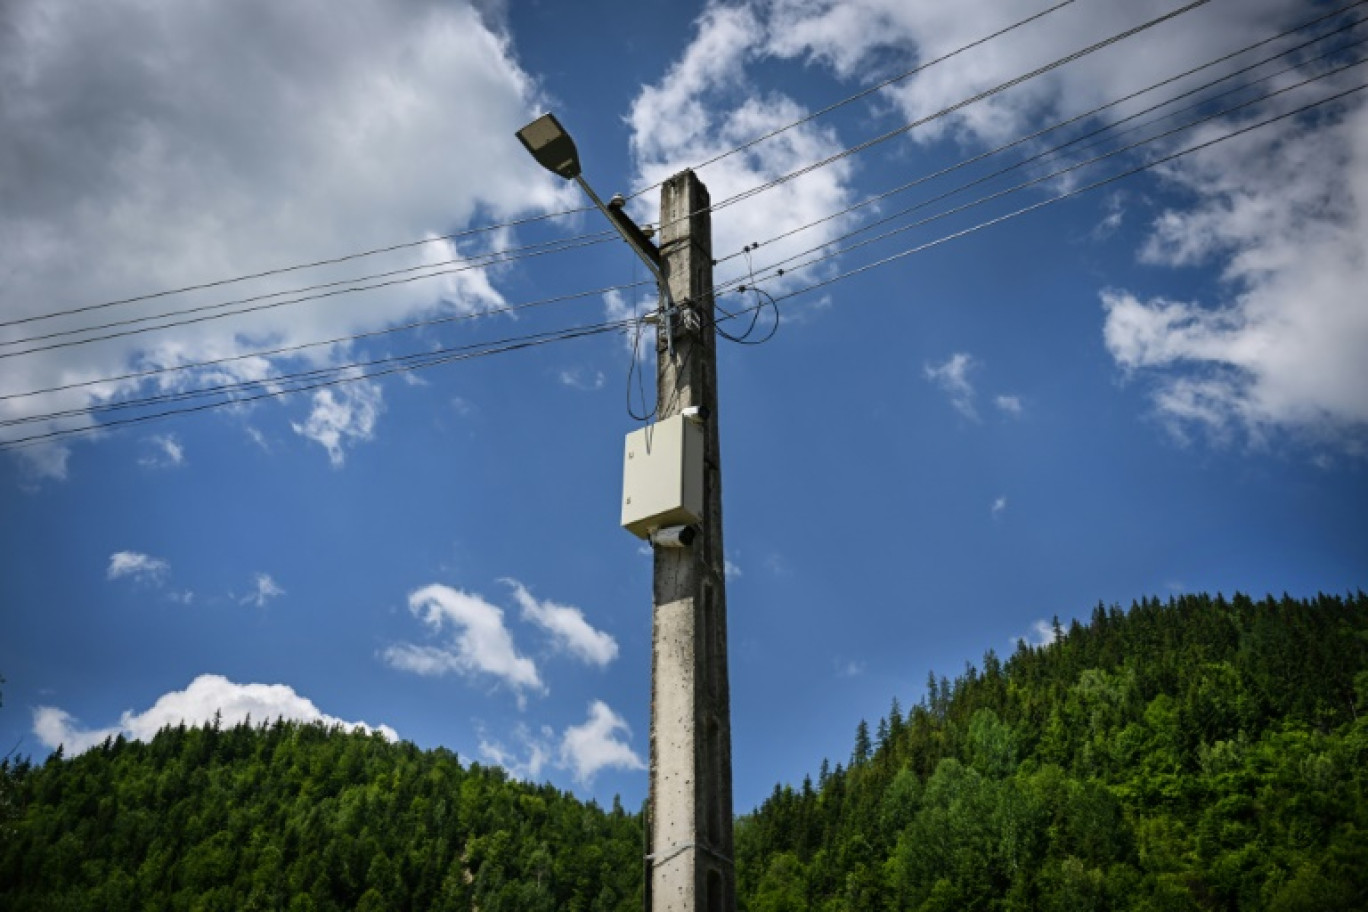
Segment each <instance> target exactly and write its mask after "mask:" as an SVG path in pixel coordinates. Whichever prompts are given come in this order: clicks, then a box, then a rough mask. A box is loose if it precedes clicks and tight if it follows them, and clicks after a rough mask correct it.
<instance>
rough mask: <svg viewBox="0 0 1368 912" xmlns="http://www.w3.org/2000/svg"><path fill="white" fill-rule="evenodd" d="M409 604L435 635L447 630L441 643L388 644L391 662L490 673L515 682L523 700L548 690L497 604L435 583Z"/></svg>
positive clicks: (413, 668)
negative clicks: (519, 647)
mask: <svg viewBox="0 0 1368 912" xmlns="http://www.w3.org/2000/svg"><path fill="white" fill-rule="evenodd" d="M409 610H410V611H411V612H413V614H414V615H415V616H416V617H418V618H419V619H420V620H422V621H423V623H425V624H426V625H427V626H428V629H429V631H430V632H431V633H432V635H433V636H438V635H440V634H444V633H445V634H446V636H445V637H444V639H443V641H442V642H441V643H440V644H438V645H418V644H412V643H401V644H398V645H395V646H391V647H389V648H388V649H386V650H385V652H384V654H383V656H384V659H385V661H386V662H387V663H389V664H390V665H391V666H393V667H395V668H398V669H400V670H401V671H410V672H413V673H415V674H421V675H443V674H447V673H451V672H454V673H456V674H460V675H464V676H467V677H478V676H480V675H488V676H489V677H492V678H494V679H495V680H497V681H499V682H501V683H503V684H505V685H507V686H508V687H510V688H512V689H513V691H514V692H515V693H516V694H517V695H518V700H519V703H520V704H521V703H522V702H523V700H524V699H525V696H526V694H527V693H528V692H529V691H530V692H533V693H544V692H546V685H545V684H543V683H542V680H541V676H540V675H539V674H538V672H537V665H536V663H535V662H533V661H532V660H531V659H529V658H527V657H526V656H524V655H522V654H521V653H519V652H518V649H517V647H516V646H515V645H514V643H513V635H512V633H510V632H509V630H508V628H507V627H506V626H504V617H503V611H502V609H500V608H498V607H497V606H495V605H491V604H490V603H489V602H487V601H485V600H484V599H482V598H480V597H479V596H478V595H473V594H471V593H468V592H462V591H461V590H459V589H453V588H451V587H450V586H443V585H441V584H438V583H433V584H432V585H429V586H424V587H423V588H422V589H419V590H417V591H415V592H413V593H412V594H411V595H410V596H409Z"/></svg>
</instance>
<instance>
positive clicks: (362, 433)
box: [290, 380, 384, 468]
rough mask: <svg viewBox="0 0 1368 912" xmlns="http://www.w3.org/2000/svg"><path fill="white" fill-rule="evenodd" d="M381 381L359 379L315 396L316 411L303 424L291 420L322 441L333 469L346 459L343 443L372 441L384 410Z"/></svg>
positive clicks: (299, 429)
mask: <svg viewBox="0 0 1368 912" xmlns="http://www.w3.org/2000/svg"><path fill="white" fill-rule="evenodd" d="M383 398H384V397H383V392H382V389H381V387H380V384H378V383H374V382H372V381H370V380H358V381H356V382H353V383H346V384H343V385H341V386H338V387H335V388H332V389H323V390H319V391H317V392H316V393H314V395H313V410H312V411H311V412H310V413H309V417H308V420H307V421H305V422H304V423H303V424H295V423H293V422H292V423H291V425H290V426H291V427H292V428H294V431H295V433H296V434H300V435H302V436H304V437H307V438H309V439H310V440H313V441H316V442H317V443H319V444H321V445H322V446H323V448H324V449H326V450H327V451H328V460H329V461H330V462H331V463H332V464H333V468H340V467H341V466H342V464H343V463H344V462H346V454H345V453H344V452H343V446H344V445H345V444H346V443H348V442H350V443H352V444H355V443H357V442H359V441H363V440H370V439H371V438H372V437H374V436H375V422H376V420H377V419H378V418H379V417H380V413H381V412H382V411H383V410H384V401H383Z"/></svg>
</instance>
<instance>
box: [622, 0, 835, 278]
mask: <svg viewBox="0 0 1368 912" xmlns="http://www.w3.org/2000/svg"><path fill="white" fill-rule="evenodd" d="M773 37H774V36H773V33H772V27H771V25H770V23H769V22H768V20H767V11H766V9H765V8H764V7H763V5H761V4H745V3H741V4H725V5H724V4H720V3H713V4H711V5H709V6H708V7H707V8H706V9H705V10H704V12H703V14H702V15H701V16H700V17H699V19H698V22H697V24H696V29H695V33H694V37H693V40H692V41H691V42H690V44H689V46H688V47H687V48H686V49H685V50H684V52H683V53H682V54H681V55H680V57H679V59H678V60H676V61H675V62H674V63H673V64H672V65H671V67H670V68H669V70H668V71H667V73H666V74H665V76H664V77H663V78H662V79H661V80H660V81H659V82H657V83H655V84H652V85H648V86H645V87H643V88H642V90H641V92H640V93H639V94H638V95H637V97H636V99H635V100H634V101H633V103H632V109H631V113H630V115H629V122H630V124H631V127H632V150H633V154H634V156H635V160H636V167H637V175H638V179H639V181H640V182H641V183H643V184H653V183H655V182H657V181H661V180H664V179H665V178H667V177H669V176H671V175H673V174H675V173H676V172H678V171H679V170H681V169H682V168H684V167H688V166H690V165H695V164H697V163H699V162H702V161H705V160H708V159H711V158H713V157H714V156H717V155H718V154H719V153H722V152H724V151H726V150H728V149H731V148H734V147H736V146H738V145H740V144H742V143H744V142H746V141H748V140H750V139H753V138H754V137H756V136H759V135H761V134H763V133H768V132H770V131H772V130H776V129H777V128H779V127H782V126H785V125H787V124H790V123H792V122H794V121H796V120H799V119H801V118H803V117H805V116H806V115H807V114H809V113H810V112H809V110H808V109H807V108H806V107H804V106H803V105H801V104H799V103H798V102H797V101H795V100H794V99H792V98H791V97H789V96H788V95H785V94H784V93H782V92H779V91H768V92H766V91H762V90H760V89H758V88H757V87H756V86H755V85H754V84H753V82H752V80H751V78H750V76H749V69H750V68H751V67H753V66H754V65H755V64H757V63H759V62H761V61H762V60H763V59H764V58H765V57H766V56H768V55H769V54H770V53H771V44H772V41H773ZM840 148H841V142H840V140H839V138H838V137H837V135H836V133H835V131H834V130H832V129H831V128H829V127H827V126H823V125H820V124H818V123H815V122H814V123H811V124H806V125H804V126H801V127H798V128H796V129H793V130H788V131H786V132H784V133H782V134H780V135H779V136H777V137H776V138H775V139H773V140H770V141H768V142H765V143H762V144H760V145H757V146H755V147H753V148H752V149H750V150H747V151H746V152H744V153H741V154H738V155H731V156H729V157H727V158H725V159H722V160H720V161H718V162H716V163H715V164H711V165H708V166H707V167H706V168H705V169H703V172H702V173H701V174H700V176H701V177H702V179H703V180H704V182H705V183H706V184H707V187H708V191H709V194H710V196H711V199H712V203H713V205H714V206H719V204H725V203H726V201H727V200H728V199H729V198H731V197H733V196H736V195H738V194H741V193H742V192H744V191H747V190H749V189H751V188H753V187H755V186H757V185H759V184H762V183H766V182H769V181H772V180H775V179H777V178H780V177H782V176H784V175H786V174H789V173H790V172H792V171H795V170H797V169H799V168H800V167H803V166H805V165H808V164H810V163H812V162H813V161H816V160H818V159H822V158H826V157H828V156H830V155H832V154H834V153H835V152H837V151H839V150H840ZM852 174H853V166H852V165H851V163H850V162H848V161H841V162H837V163H836V164H833V165H831V166H829V167H826V168H822V169H820V170H817V171H814V172H812V173H810V174H807V175H804V176H802V177H798V178H796V179H793V180H789V181H786V182H784V183H781V184H779V185H777V186H776V187H775V188H774V189H771V190H768V191H766V192H765V193H763V194H760V195H758V196H755V197H752V198H750V199H747V200H744V201H738V202H736V203H734V204H729V205H725V206H724V207H723V208H725V212H726V216H725V218H717V219H716V220H715V221H714V223H713V253H714V256H715V257H717V258H719V260H720V261H721V262H720V264H719V267H718V271H717V274H716V279H717V280H718V281H719V282H721V281H727V280H730V279H732V278H736V277H739V276H743V275H745V274H746V271H747V268H748V266H747V261H746V259H745V258H742V257H735V258H729V257H731V255H732V254H737V253H740V251H741V249H742V248H743V247H745V246H746V245H749V244H751V243H754V242H757V241H767V240H769V239H770V238H772V237H773V236H775V235H777V234H780V233H782V232H785V231H788V230H790V229H796V228H798V227H800V226H802V225H805V224H808V223H810V222H815V221H818V220H820V219H822V218H823V217H825V216H828V215H830V214H831V213H832V212H835V211H837V210H840V209H843V208H845V207H846V206H847V205H849V203H850V202H851V201H852V191H851V188H850V186H849V183H850V178H851V176H852ZM648 196H649V197H650V198H651V199H654V198H655V197H654V196H652V195H648ZM639 218H641V219H643V220H645V221H655V220H657V218H658V213H657V212H655V211H654V210H651V209H646V210H644V211H643V212H642V213H641V214H640V215H639ZM844 224H845V221H844V220H843V219H841V218H837V219H831V220H829V221H825V222H822V223H821V224H820V225H818V226H817V227H815V228H812V229H810V230H808V231H805V232H803V233H802V234H801V235H797V236H795V237H793V238H790V239H787V240H783V241H779V242H776V243H773V244H767V245H766V246H764V247H763V248H762V250H761V252H760V253H758V254H757V255H756V257H757V258H755V259H754V260H753V262H754V265H755V266H756V267H757V268H763V267H764V266H766V265H768V264H771V263H777V262H779V261H781V260H786V259H787V258H789V257H791V256H795V255H798V254H799V253H800V252H801V251H804V250H808V249H810V248H818V249H820V248H822V247H823V246H824V245H825V244H827V243H828V242H830V241H831V240H832V239H833V238H834V237H835V236H836V235H837V234H838V233H840V230H841V226H842V225H844ZM790 268H792V267H790ZM806 278H807V276H802V277H798V276H792V275H791V276H789V277H786V278H784V279H782V280H780V281H778V282H775V283H770V284H769V285H767V287H768V288H770V289H771V290H772V289H774V288H776V287H779V286H791V285H794V284H798V283H800V282H801V281H803V280H804V279H806Z"/></svg>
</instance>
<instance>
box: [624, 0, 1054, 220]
mask: <svg viewBox="0 0 1368 912" xmlns="http://www.w3.org/2000/svg"><path fill="white" fill-rule="evenodd" d="M1073 2H1074V0H1063V2H1062V3H1056V4H1055V5H1054V6H1051V7H1048V8H1047V9H1043V10H1041V11H1040V12H1038V13H1034V14H1033V15H1030V16H1027V17H1026V18H1025V19H1020V20H1018V21H1016V22H1013V23H1012V24H1011V25H1009V26H1007V27H1005V28H1001V29H998V30H997V31H996V32H993V33H991V34H989V35H984V36H983V37H982V38H978V39H976V40H974V41H971V42H969V43H968V44H966V45H963V46H961V47H958V48H956V49H955V50H953V51H951V52H949V53H948V54H942V55H941V56H940V57H937V58H935V59H934V60H928V61H927V62H926V63H922V64H918V65H917V66H915V67H913V68H912V69H910V70H904V71H903V72H901V73H899V74H898V75H896V76H891V77H889V78H888V79H885V80H884V81H883V82H880V83H878V84H876V85H872V86H869V87H868V88H864V89H861V90H860V91H858V92H856V93H855V94H853V95H847V96H846V97H845V98H842V99H841V100H840V101H836V102H833V103H832V104H829V105H827V106H826V107H824V108H822V109H821V110H819V111H814V112H813V113H811V114H809V115H807V116H806V117H802V118H800V119H798V120H795V121H794V122H793V123H790V124H785V125H784V126H782V127H778V128H776V129H774V130H770V131H769V132H768V133H764V134H762V135H760V136H757V137H755V138H754V139H750V140H747V141H746V142H743V143H742V144H741V145H739V146H736V147H734V148H731V149H728V150H727V151H725V152H720V153H718V154H717V155H714V156H713V157H712V158H710V159H708V160H707V161H703V162H700V163H698V164H696V165H693V166H691V170H693V171H701V170H702V169H704V168H706V167H708V166H709V165H713V164H716V163H717V162H720V161H722V160H723V159H726V158H730V157H731V156H733V155H736V154H737V153H738V152H744V151H746V150H747V149H749V148H751V147H752V146H756V145H759V144H760V143H762V142H765V141H766V140H770V139H773V138H774V137H776V136H779V135H781V134H783V133H787V132H788V131H789V130H792V129H795V128H797V127H801V126H802V125H803V124H806V123H810V122H811V121H814V120H816V119H817V118H819V117H822V116H824V115H826V114H830V113H831V112H832V111H835V110H837V109H839V108H843V107H845V106H846V105H848V104H850V103H852V102H855V101H859V100H860V99H861V98H866V97H868V96H870V95H872V94H874V93H875V92H878V91H879V90H881V89H886V88H888V87H889V86H891V85H895V84H897V83H899V82H902V81H903V80H904V79H907V78H908V77H910V76H915V75H916V74H918V73H920V72H922V71H923V70H928V69H930V68H931V67H933V66H935V65H936V64H939V63H944V62H945V61H947V60H949V59H951V58H952V57H957V56H959V55H960V54H963V53H964V52H965V51H971V50H973V49H974V48H976V47H979V46H980V45H983V44H986V43H988V42H989V41H992V40H993V39H994V38H1000V37H1001V36H1003V35H1006V34H1007V33H1008V32H1013V31H1016V30H1017V29H1019V28H1022V27H1023V26H1026V25H1029V24H1031V23H1032V22H1035V21H1036V20H1037V19H1042V18H1044V17H1045V16H1048V15H1049V14H1050V13H1053V12H1056V11H1058V10H1061V9H1063V8H1064V7H1066V6H1068V5H1069V4H1071V3H1073ZM663 183H664V181H657V182H656V183H654V184H651V185H650V186H647V187H642V188H641V189H640V190H635V191H633V192H632V194H631V195H630V196H629V197H627V198H628V199H636V198H637V197H638V196H641V195H642V194H644V193H648V192H650V191H651V190H654V189H656V188H657V187H659V186H661V185H662V184H663Z"/></svg>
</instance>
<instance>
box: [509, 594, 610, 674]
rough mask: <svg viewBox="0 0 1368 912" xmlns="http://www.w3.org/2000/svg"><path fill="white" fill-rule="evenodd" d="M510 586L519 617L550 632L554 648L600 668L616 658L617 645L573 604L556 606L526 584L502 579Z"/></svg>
mask: <svg viewBox="0 0 1368 912" xmlns="http://www.w3.org/2000/svg"><path fill="white" fill-rule="evenodd" d="M503 582H505V583H507V584H508V585H509V586H510V587H512V589H513V599H514V601H516V602H517V603H518V607H519V608H520V609H521V610H522V617H523V620H525V621H530V622H531V623H533V624H536V625H537V626H538V627H540V628H542V629H543V630H545V631H546V632H547V633H549V634H551V639H552V642H553V643H555V645H556V648H558V649H560V650H562V651H564V652H568V653H569V654H570V655H572V656H575V657H576V658H578V659H580V660H581V661H584V662H588V663H589V664H590V665H598V666H600V667H602V666H604V665H607V664H608V663H609V662H611V661H613V659H616V658H617V654H618V644H617V640H614V639H613V638H612V637H611V636H609V635H608V634H606V633H604V632H603V631H601V630H595V629H594V628H593V626H591V625H590V623H589V622H588V621H586V620H585V619H584V612H583V611H581V610H580V609H578V608H576V607H574V606H573V605H559V604H557V603H555V602H553V601H550V600H549V599H548V600H546V601H538V600H537V599H536V598H534V597H533V596H532V593H531V592H528V591H527V587H526V586H524V585H523V584H522V583H520V582H518V581H517V580H514V579H505V580H503Z"/></svg>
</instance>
